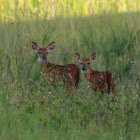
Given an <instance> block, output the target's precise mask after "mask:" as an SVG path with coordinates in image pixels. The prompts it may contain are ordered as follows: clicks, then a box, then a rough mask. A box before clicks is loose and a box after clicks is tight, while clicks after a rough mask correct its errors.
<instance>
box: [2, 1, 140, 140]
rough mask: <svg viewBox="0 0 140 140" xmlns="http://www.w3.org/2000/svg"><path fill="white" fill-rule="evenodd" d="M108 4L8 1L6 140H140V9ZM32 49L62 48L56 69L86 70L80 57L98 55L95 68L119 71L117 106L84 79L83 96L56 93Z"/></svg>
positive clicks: (4, 32)
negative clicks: (73, 67) (67, 66)
mask: <svg viewBox="0 0 140 140" xmlns="http://www.w3.org/2000/svg"><path fill="white" fill-rule="evenodd" d="M103 2H104V3H106V4H103V3H101V1H84V0H82V1H80V2H78V1H76V2H74V1H71V0H70V1H65V3H64V2H63V1H60V0H58V1H57V2H54V1H44V2H43V1H41V0H40V1H31V0H30V1H5V0H1V1H0V5H1V9H0V10H1V12H0V17H1V23H0V74H1V75H0V139H14V140H15V139H107V140H108V139H111V140H112V139H119V140H125V139H135V140H138V139H139V138H140V134H139V122H140V120H139V118H140V113H139V111H140V103H139V95H140V94H139V92H140V80H139V79H140V65H139V64H140V13H139V12H138V11H137V10H139V1H137V0H135V1H130V0H128V1H127V0H126V1H121V0H120V1H116V0H114V1H107V0H104V1H103ZM109 2H110V3H109ZM54 3H55V7H56V10H55V14H54V16H53V14H52V12H50V11H51V10H50V9H54V8H51V7H53V5H54ZM90 3H93V5H91V4H90ZM97 3H98V5H97ZM117 3H120V4H119V5H117ZM122 3H124V5H125V6H126V8H125V10H124V9H123V8H122V9H121V5H123V4H122ZM131 3H133V4H131ZM64 4H66V5H64ZM74 4H75V6H76V9H75V10H74ZM113 4H114V5H113ZM47 5H49V6H47ZM134 5H135V6H134ZM45 6H46V7H47V9H46V12H44V11H45ZM90 6H91V8H89V7H90ZM93 6H94V7H93ZM115 6H116V9H114V7H115ZM78 7H79V8H78ZM81 7H83V9H84V8H85V9H84V10H81V9H80V8H81ZM103 7H104V8H103ZM109 7H110V8H109ZM49 8H50V9H49ZM35 9H37V10H36V11H35ZM40 9H42V11H41V10H40ZM77 9H78V10H77ZM91 9H92V10H91ZM64 11H65V12H64ZM104 11H105V12H110V11H111V13H105V12H104ZM123 11H131V12H125V13H121V12H123ZM132 11H133V12H132ZM134 11H137V12H134ZM119 12H120V13H119ZM44 13H45V15H44ZM94 13H97V14H94ZM85 15H86V16H85ZM87 15H88V16H87ZM50 18H51V19H50ZM32 41H36V42H38V44H39V45H40V46H42V47H46V46H47V45H48V44H49V43H50V42H51V41H55V42H56V47H55V49H54V50H53V51H52V52H51V53H50V54H48V60H49V61H50V62H53V63H56V64H63V65H64V64H68V63H76V64H78V62H77V60H76V59H75V57H74V53H75V52H78V53H80V54H81V55H82V56H84V57H87V58H88V57H89V56H90V54H91V53H92V52H96V53H97V57H96V60H95V61H94V62H93V64H92V68H93V69H94V70H99V71H104V70H111V71H112V73H113V75H114V77H115V79H116V82H115V83H116V96H115V98H114V99H112V97H111V96H108V95H105V96H103V97H102V96H101V95H100V93H98V92H97V93H95V92H94V91H92V90H91V89H90V88H89V87H88V84H87V82H86V80H85V78H84V76H83V75H81V82H80V85H79V91H78V95H75V94H74V95H73V94H71V93H69V94H68V93H67V92H66V91H65V90H64V89H63V87H62V86H61V85H60V86H57V87H56V88H53V87H52V88H48V87H47V85H46V83H45V82H44V78H43V76H42V75H41V74H40V67H39V64H38V63H37V55H36V53H35V52H34V51H33V50H32V48H31V42H32ZM78 65H79V64H78ZM79 66H80V65H79Z"/></svg>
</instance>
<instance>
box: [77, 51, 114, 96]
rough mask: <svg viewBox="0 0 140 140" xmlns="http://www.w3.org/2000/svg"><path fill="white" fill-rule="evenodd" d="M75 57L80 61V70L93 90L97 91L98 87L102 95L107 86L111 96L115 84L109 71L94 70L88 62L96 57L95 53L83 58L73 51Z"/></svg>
mask: <svg viewBox="0 0 140 140" xmlns="http://www.w3.org/2000/svg"><path fill="white" fill-rule="evenodd" d="M75 57H76V58H77V59H78V60H79V62H80V63H81V65H82V72H83V73H84V75H85V78H86V80H87V81H88V82H89V85H90V87H91V88H92V89H93V90H95V91H97V90H98V89H99V91H100V92H101V93H102V95H104V93H105V89H106V87H108V94H110V92H111V90H112V94H113V96H114V95H115V93H114V89H115V84H114V78H113V75H112V73H111V72H110V71H104V72H99V71H94V70H92V69H91V67H90V62H91V61H93V60H94V59H95V58H96V53H93V54H92V55H91V56H90V58H89V59H83V58H82V57H81V56H80V55H79V54H78V53H75Z"/></svg>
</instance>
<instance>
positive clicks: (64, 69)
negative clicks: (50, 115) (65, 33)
mask: <svg viewBox="0 0 140 140" xmlns="http://www.w3.org/2000/svg"><path fill="white" fill-rule="evenodd" d="M54 48H55V42H51V43H50V44H49V45H48V46H47V47H46V48H39V46H38V44H37V43H36V42H32V49H33V50H35V51H36V52H37V53H38V62H39V63H40V67H41V73H42V74H43V75H44V76H45V79H47V82H48V83H49V86H54V83H59V82H63V83H64V88H65V89H66V90H67V91H69V92H71V91H72V89H73V88H75V89H76V92H77V91H78V84H79V80H80V68H79V67H78V66H77V65H75V64H67V65H56V64H53V63H50V62H49V61H48V60H47V55H48V53H49V52H51V51H52V50H53V49H54Z"/></svg>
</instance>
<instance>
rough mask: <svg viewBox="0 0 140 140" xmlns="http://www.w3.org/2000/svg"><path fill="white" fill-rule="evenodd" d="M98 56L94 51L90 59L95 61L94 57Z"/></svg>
mask: <svg viewBox="0 0 140 140" xmlns="http://www.w3.org/2000/svg"><path fill="white" fill-rule="evenodd" d="M95 58H96V53H93V54H92V55H91V56H90V59H89V60H90V61H93V60H94V59H95Z"/></svg>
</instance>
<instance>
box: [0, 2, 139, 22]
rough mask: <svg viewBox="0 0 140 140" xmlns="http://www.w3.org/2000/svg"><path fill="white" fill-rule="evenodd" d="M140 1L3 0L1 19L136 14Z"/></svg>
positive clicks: (0, 6)
mask: <svg viewBox="0 0 140 140" xmlns="http://www.w3.org/2000/svg"><path fill="white" fill-rule="evenodd" d="M139 10H140V1H139V0H75V1H74V0H57V1H56V0H9V1H6V0H1V1H0V19H1V20H2V21H9V20H10V21H14V20H17V19H22V20H24V19H30V18H31V17H32V18H37V17H39V18H53V17H58V16H63V17H68V16H75V15H78V16H89V15H95V14H103V13H110V12H113V13H116V12H118V13H122V12H136V11H139Z"/></svg>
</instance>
